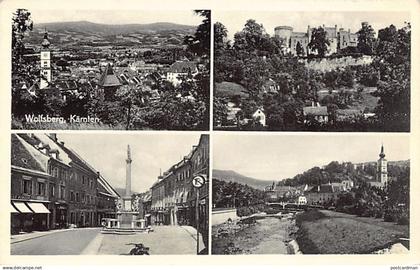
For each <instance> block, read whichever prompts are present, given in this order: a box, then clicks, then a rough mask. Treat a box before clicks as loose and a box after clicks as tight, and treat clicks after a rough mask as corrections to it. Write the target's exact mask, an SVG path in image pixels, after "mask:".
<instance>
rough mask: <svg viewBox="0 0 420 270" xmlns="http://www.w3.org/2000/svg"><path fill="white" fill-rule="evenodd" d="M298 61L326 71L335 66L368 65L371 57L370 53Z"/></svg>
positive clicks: (307, 66) (313, 68)
mask: <svg viewBox="0 0 420 270" xmlns="http://www.w3.org/2000/svg"><path fill="white" fill-rule="evenodd" d="M300 61H302V62H303V63H304V64H305V66H306V68H308V69H312V70H316V71H322V72H326V71H331V70H334V69H337V68H344V67H346V66H361V65H369V64H371V63H372V61H373V58H372V56H370V55H363V56H360V57H353V56H343V57H337V58H314V59H302V60H300Z"/></svg>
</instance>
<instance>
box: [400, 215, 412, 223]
mask: <svg viewBox="0 0 420 270" xmlns="http://www.w3.org/2000/svg"><path fill="white" fill-rule="evenodd" d="M397 223H398V224H399V225H409V224H410V218H409V217H408V215H407V214H402V215H401V216H399V217H398V220H397Z"/></svg>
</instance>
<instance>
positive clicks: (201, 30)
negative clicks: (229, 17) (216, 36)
mask: <svg viewBox="0 0 420 270" xmlns="http://www.w3.org/2000/svg"><path fill="white" fill-rule="evenodd" d="M194 12H195V14H197V15H199V16H202V17H203V18H204V19H203V21H202V23H201V24H200V25H199V26H198V27H197V29H196V31H195V34H194V36H186V37H185V39H184V43H185V44H186V45H188V49H189V50H190V51H191V52H193V53H195V54H197V55H199V56H202V57H209V55H210V24H211V11H210V10H194Z"/></svg>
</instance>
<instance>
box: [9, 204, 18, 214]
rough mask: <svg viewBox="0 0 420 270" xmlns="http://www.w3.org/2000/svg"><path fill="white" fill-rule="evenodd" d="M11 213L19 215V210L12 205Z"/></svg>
mask: <svg viewBox="0 0 420 270" xmlns="http://www.w3.org/2000/svg"><path fill="white" fill-rule="evenodd" d="M10 213H19V212H18V210H16V208H14V207H13V204H11V205H10Z"/></svg>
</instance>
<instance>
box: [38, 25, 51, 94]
mask: <svg viewBox="0 0 420 270" xmlns="http://www.w3.org/2000/svg"><path fill="white" fill-rule="evenodd" d="M50 45H51V43H50V41H49V39H48V32H47V31H45V33H44V39H43V40H42V43H41V46H42V48H41V53H40V60H41V63H40V64H41V68H40V72H41V76H40V78H41V79H40V86H39V88H40V89H45V88H48V86H49V85H50V83H51V80H52V75H51V51H50Z"/></svg>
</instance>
